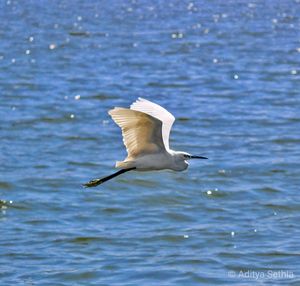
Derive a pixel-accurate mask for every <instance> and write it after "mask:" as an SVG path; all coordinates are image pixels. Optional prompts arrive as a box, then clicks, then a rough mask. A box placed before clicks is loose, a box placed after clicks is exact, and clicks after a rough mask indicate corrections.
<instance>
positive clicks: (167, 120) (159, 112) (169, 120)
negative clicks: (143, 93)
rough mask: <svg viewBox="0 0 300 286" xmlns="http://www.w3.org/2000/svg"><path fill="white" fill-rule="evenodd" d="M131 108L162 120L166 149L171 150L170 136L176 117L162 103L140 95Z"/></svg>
mask: <svg viewBox="0 0 300 286" xmlns="http://www.w3.org/2000/svg"><path fill="white" fill-rule="evenodd" d="M130 109H132V110H137V111H141V112H144V113H147V114H149V115H151V116H153V117H155V118H157V119H159V120H160V121H161V122H162V138H163V142H164V146H165V148H166V150H169V149H170V148H169V137H170V132H171V128H172V125H173V123H174V121H175V117H174V116H173V115H172V114H171V113H170V112H169V111H167V110H166V109H164V108H163V107H161V106H160V105H158V104H156V103H153V102H151V101H149V100H146V99H143V98H140V97H139V98H138V100H137V101H135V102H134V103H133V104H131V106H130Z"/></svg>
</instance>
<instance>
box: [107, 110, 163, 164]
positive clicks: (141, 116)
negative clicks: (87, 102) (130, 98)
mask: <svg viewBox="0 0 300 286" xmlns="http://www.w3.org/2000/svg"><path fill="white" fill-rule="evenodd" d="M108 113H109V115H110V116H111V117H112V119H113V120H114V121H115V122H116V124H117V125H119V126H120V127H121V129H122V135H123V142H124V144H125V146H126V149H127V153H128V157H127V159H134V158H135V157H137V156H141V155H143V154H149V153H156V152H160V151H162V150H165V146H164V143H163V139H162V122H161V121H160V120H159V119H157V118H155V117H153V116H151V115H149V114H146V113H143V112H140V111H136V110H132V109H127V108H120V107H115V108H114V109H112V110H110V111H109V112H108Z"/></svg>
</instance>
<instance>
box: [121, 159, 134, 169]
mask: <svg viewBox="0 0 300 286" xmlns="http://www.w3.org/2000/svg"><path fill="white" fill-rule="evenodd" d="M134 165H135V164H134V161H117V162H116V168H122V169H128V168H133V167H135V166H134Z"/></svg>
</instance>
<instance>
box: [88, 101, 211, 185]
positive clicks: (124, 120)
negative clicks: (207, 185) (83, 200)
mask: <svg viewBox="0 0 300 286" xmlns="http://www.w3.org/2000/svg"><path fill="white" fill-rule="evenodd" d="M108 114H109V115H110V116H111V117H112V119H113V120H114V121H115V123H116V124H117V125H118V126H119V127H121V129H122V135H123V142H124V145H125V147H126V149H127V153H128V156H127V158H126V159H125V160H124V161H117V162H116V168H121V170H119V171H118V172H116V173H114V174H112V175H110V176H107V177H104V178H101V179H95V180H91V181H89V182H88V183H86V184H84V185H83V186H85V187H96V186H98V185H100V184H102V183H104V182H106V181H108V180H110V179H112V178H114V177H116V176H119V175H121V174H123V173H125V172H128V171H132V170H135V171H154V170H165V169H169V170H173V171H184V170H185V169H187V167H188V165H189V164H188V162H187V160H189V159H207V158H206V157H203V156H193V155H191V154H189V153H186V152H180V151H174V150H172V149H170V148H169V136H170V131H171V127H172V125H173V123H174V121H175V117H174V116H173V115H172V114H171V113H170V112H169V111H167V110H166V109H164V108H163V107H162V106H160V105H158V104H156V103H153V102H151V101H149V100H146V99H143V98H138V100H137V101H135V102H134V103H132V104H131V106H130V109H129V108H122V107H115V108H114V109H111V110H109V112H108Z"/></svg>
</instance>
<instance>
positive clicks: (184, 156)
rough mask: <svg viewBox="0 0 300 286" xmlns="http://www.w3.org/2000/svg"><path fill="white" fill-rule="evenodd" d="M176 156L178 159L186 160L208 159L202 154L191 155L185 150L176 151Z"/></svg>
mask: <svg viewBox="0 0 300 286" xmlns="http://www.w3.org/2000/svg"><path fill="white" fill-rule="evenodd" d="M176 157H177V159H178V160H182V161H186V160H190V159H208V158H206V157H203V156H198V155H191V154H189V153H187V152H176Z"/></svg>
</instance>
